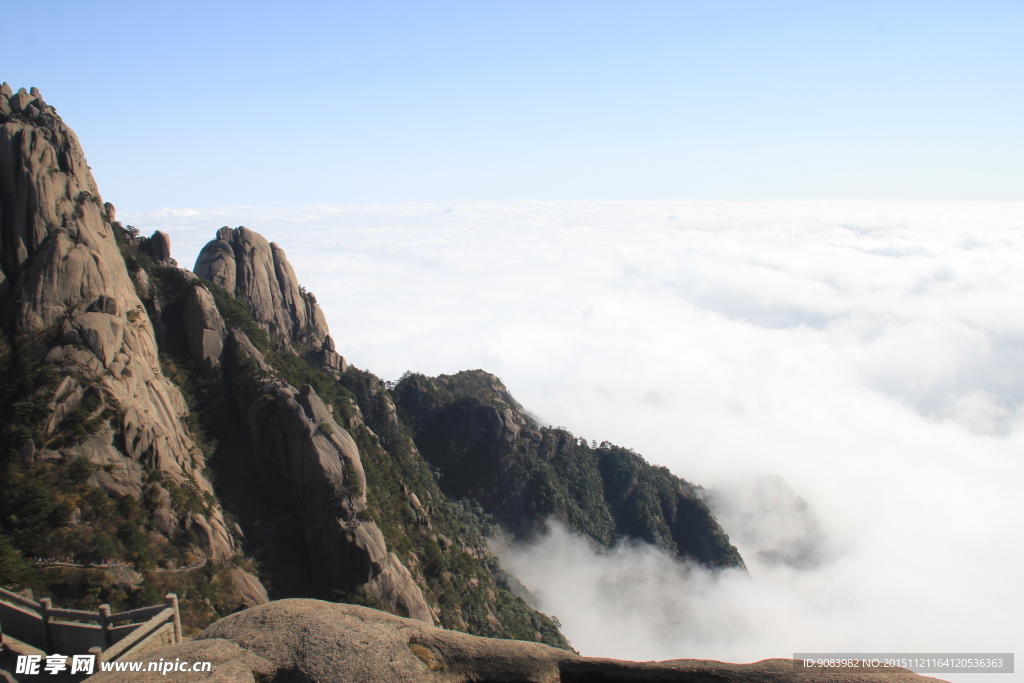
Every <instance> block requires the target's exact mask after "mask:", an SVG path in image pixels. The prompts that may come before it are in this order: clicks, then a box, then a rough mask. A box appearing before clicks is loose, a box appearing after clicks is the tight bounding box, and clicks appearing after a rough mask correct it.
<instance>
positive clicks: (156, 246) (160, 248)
mask: <svg viewBox="0 0 1024 683" xmlns="http://www.w3.org/2000/svg"><path fill="white" fill-rule="evenodd" d="M111 220H112V219H111ZM146 248H147V249H148V250H149V255H150V256H152V257H153V260H154V261H156V262H157V263H161V264H168V263H170V262H171V236H170V235H168V234H167V233H166V232H161V231H160V230H157V231H156V232H154V233H153V235H152V236H151V237H150V238H149V239H148V240H146Z"/></svg>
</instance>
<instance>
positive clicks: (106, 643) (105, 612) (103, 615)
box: [97, 605, 114, 649]
mask: <svg viewBox="0 0 1024 683" xmlns="http://www.w3.org/2000/svg"><path fill="white" fill-rule="evenodd" d="M99 611H100V616H99V619H98V620H97V621H99V622H100V628H101V629H103V648H104V649H106V648H108V647H110V646H111V645H113V644H114V643H112V642H111V638H112V634H111V632H110V626H111V624H110V605H100V608H99Z"/></svg>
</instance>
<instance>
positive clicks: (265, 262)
mask: <svg viewBox="0 0 1024 683" xmlns="http://www.w3.org/2000/svg"><path fill="white" fill-rule="evenodd" d="M194 270H195V273H196V275H198V276H199V277H201V278H204V279H206V280H210V281H211V282H214V283H215V284H217V285H220V286H221V287H223V288H224V289H225V290H227V291H228V293H229V294H231V295H232V296H235V297H238V298H241V299H244V300H245V301H246V302H248V304H249V306H250V308H251V310H252V314H253V317H254V318H255V319H256V321H257V322H258V323H260V324H261V325H263V326H264V327H265V328H266V329H267V330H268V331H269V332H270V335H271V338H273V339H274V340H275V341H277V342H279V343H281V344H283V345H284V346H285V347H287V348H288V349H290V350H293V351H297V352H306V351H312V352H315V354H316V355H317V356H318V357H320V361H321V363H322V364H323V365H324V366H325V367H327V368H330V369H332V370H336V371H339V372H344V370H345V360H344V358H342V357H341V356H340V355H338V353H337V351H336V350H335V346H334V341H333V340H332V339H331V338H330V334H329V332H328V329H327V319H326V318H325V317H324V313H323V311H322V310H321V309H320V306H319V305H317V303H316V298H315V297H314V296H313V295H312V294H310V293H309V292H306V291H305V289H303V288H302V287H301V286H299V281H298V278H296V277H295V271H294V270H293V269H292V266H291V264H290V263H288V258H287V257H286V256H285V253H284V250H283V249H281V248H280V247H279V246H277V245H276V244H274V243H273V242H267V240H266V239H265V238H264V237H263V236H262V235H260V234H259V233H256V232H253V231H252V230H249V229H248V228H245V227H239V228H235V229H234V230H232V229H230V228H228V227H224V228H221V229H220V230H218V231H217V239H215V240H213V241H211V242H209V243H207V245H206V246H205V247H203V250H202V251H201V252H200V254H199V258H198V259H197V260H196V265H195V269H194Z"/></svg>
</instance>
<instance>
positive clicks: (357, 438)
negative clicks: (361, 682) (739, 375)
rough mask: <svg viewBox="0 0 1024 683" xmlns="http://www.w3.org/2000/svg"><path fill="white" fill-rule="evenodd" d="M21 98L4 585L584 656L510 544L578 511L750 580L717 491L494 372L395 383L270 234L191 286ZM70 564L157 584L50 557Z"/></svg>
mask: <svg viewBox="0 0 1024 683" xmlns="http://www.w3.org/2000/svg"><path fill="white" fill-rule="evenodd" d="M5 87H6V86H5ZM0 90H2V95H0V124H2V126H0V172H2V177H0V309H2V310H0V313H2V318H0V320H2V321H3V324H2V327H3V331H4V335H3V339H2V340H0V343H2V348H0V360H2V372H3V378H4V379H5V380H6V381H5V389H4V393H3V396H2V399H0V400H2V402H3V406H4V408H5V415H8V417H7V418H5V419H4V421H3V424H2V431H0V464H2V466H3V475H4V478H3V481H2V483H0V487H2V490H3V492H4V493H5V494H6V496H5V502H4V503H0V582H4V583H5V584H9V585H15V586H30V587H33V588H34V589H35V590H36V591H40V592H43V593H48V594H51V595H54V596H55V597H57V598H58V599H65V600H70V601H72V602H75V603H76V604H79V603H81V604H83V605H84V604H85V601H87V600H89V599H92V600H95V599H97V598H99V599H104V600H107V601H110V602H112V603H116V604H119V605H123V606H134V605H136V604H138V603H139V602H141V601H144V600H145V599H146V598H147V597H148V596H152V595H153V594H154V592H155V591H157V590H165V589H170V588H174V589H176V590H178V591H179V592H180V593H181V594H182V598H183V599H182V604H183V610H184V611H185V619H186V624H187V626H188V627H189V628H191V629H193V630H198V629H199V628H201V627H202V626H205V625H206V624H208V623H210V621H212V620H214V619H216V618H218V617H223V616H226V615H227V614H229V613H231V612H232V611H234V610H235V609H238V608H239V607H243V606H252V605H254V604H256V603H259V602H262V601H263V600H264V597H265V596H269V597H271V598H284V597H298V598H319V599H329V600H343V601H349V602H355V603H359V604H364V605H368V606H371V607H375V608H381V609H385V610H388V611H391V612H394V613H397V614H400V615H402V616H406V617H412V618H416V619H419V620H420V621H423V622H426V623H429V624H439V625H441V626H444V627H445V628H449V629H456V630H462V631H466V632H468V633H473V634H476V635H482V636H490V637H504V638H519V639H525V640H536V641H539V642H544V643H547V644H550V645H553V646H556V647H561V648H568V647H569V644H568V642H567V641H566V640H565V638H564V636H563V635H562V634H561V633H560V632H559V631H558V628H557V626H556V625H555V623H554V622H553V621H552V620H551V619H550V618H548V617H547V616H545V615H543V614H541V613H540V612H538V611H537V610H536V609H534V608H533V607H531V606H530V605H528V604H527V603H526V602H524V601H523V599H521V598H520V597H516V595H517V594H518V595H527V593H525V592H524V591H523V589H522V586H521V585H519V584H518V582H516V580H515V578H514V577H512V576H511V575H509V574H508V573H507V572H505V571H504V570H503V569H502V568H501V566H500V563H499V562H498V560H497V558H496V557H494V555H493V554H491V552H490V550H489V549H488V547H487V543H486V536H487V534H488V533H490V532H491V530H492V529H494V528H502V529H504V530H506V531H509V532H510V533H512V534H513V536H514V537H517V538H525V537H528V536H529V535H530V534H533V533H537V532H538V531H539V530H540V529H541V527H542V524H543V522H544V521H545V520H546V519H548V518H551V517H554V518H556V519H559V520H561V521H562V522H563V523H565V524H566V525H567V526H568V527H569V528H570V529H572V530H574V531H576V532H577V533H580V534H583V535H586V536H588V537H590V538H591V539H593V540H594V541H595V542H597V543H598V544H600V545H602V546H604V547H606V548H610V547H612V546H614V545H615V544H616V543H618V542H620V541H622V540H625V539H636V540H639V541H643V542H648V543H651V544H653V545H656V546H658V547H660V548H662V549H663V550H665V551H666V552H668V553H669V554H670V555H672V556H674V557H675V558H677V559H678V560H679V561H694V562H698V563H700V564H703V565H705V566H707V567H710V568H713V569H728V568H737V569H742V567H743V562H742V558H741V557H740V556H739V553H738V551H736V549H735V548H734V547H733V546H732V545H731V544H730V543H729V541H728V536H726V535H725V532H724V530H722V529H721V527H720V525H718V523H717V521H716V520H715V519H714V517H713V515H712V514H711V512H710V511H709V510H708V509H707V507H706V505H704V503H703V501H702V500H701V498H700V495H699V490H698V488H697V487H695V486H694V485H692V484H690V483H689V482H686V481H685V480H682V479H679V478H677V477H675V476H674V475H672V474H671V473H669V472H668V470H667V469H665V468H657V467H654V466H652V465H650V464H649V463H647V462H646V461H645V460H643V458H642V457H640V456H639V455H637V454H636V453H634V452H632V451H630V450H629V449H625V448H620V447H617V446H613V445H611V444H603V445H602V447H601V448H591V447H590V446H588V445H586V444H585V443H584V442H582V441H581V440H579V439H576V438H575V437H574V436H573V435H572V434H571V433H570V432H568V431H567V430H564V429H552V428H547V427H542V426H540V425H538V424H536V422H535V421H533V419H532V418H531V417H530V416H529V414H528V413H527V412H526V411H525V409H523V408H522V406H520V405H519V404H518V402H516V401H515V399H514V398H513V397H512V396H511V395H510V394H509V393H508V391H507V389H506V388H505V387H504V385H503V384H502V383H501V381H500V380H499V379H498V378H497V377H495V376H494V375H491V374H489V373H486V372H484V371H482V370H476V371H466V372H463V373H458V374H456V375H452V376H439V377H435V378H428V377H426V376H424V375H419V374H412V373H408V374H407V375H406V376H405V377H403V378H402V380H401V381H399V382H398V383H397V384H395V385H393V386H392V385H390V384H389V383H385V382H383V381H382V380H381V379H380V378H378V377H376V376H375V375H373V374H372V373H370V372H368V371H366V370H361V369H359V368H355V367H351V366H350V365H349V364H348V362H347V361H346V359H345V358H344V357H343V356H342V355H341V354H339V353H338V351H337V349H336V345H335V342H334V340H333V338H332V336H331V334H330V330H329V328H328V325H327V321H326V318H325V316H324V315H323V312H322V310H321V309H320V307H319V305H318V304H317V302H316V298H315V296H314V295H313V294H312V293H310V292H308V291H306V290H305V289H304V288H303V287H302V286H301V284H300V283H299V280H298V278H297V276H296V275H295V271H294V269H293V268H292V266H291V264H290V263H289V262H288V260H287V256H286V254H285V251H284V249H282V248H281V247H280V246H278V245H277V244H274V243H272V242H269V241H267V240H266V239H265V238H264V237H263V236H261V235H259V234H258V233H256V232H254V231H252V230H249V229H248V228H245V227H238V228H233V229H232V228H228V227H223V228H221V229H219V230H217V231H216V234H215V235H214V236H213V239H212V240H211V241H210V242H209V243H208V244H207V245H206V246H205V247H204V248H203V250H202V251H201V253H200V255H199V257H198V259H197V262H196V265H195V270H194V272H191V271H188V270H185V269H182V268H179V267H177V264H176V262H175V261H174V260H173V258H172V257H171V240H170V237H169V236H168V235H166V234H164V233H161V232H159V231H158V232H156V233H154V234H153V235H152V236H150V237H144V236H142V235H141V234H140V233H139V231H138V230H137V229H135V228H133V227H132V226H125V225H122V224H121V223H120V222H118V221H117V220H116V211H115V209H114V207H113V205H111V204H109V203H104V202H103V201H102V199H101V198H100V194H99V191H98V189H97V188H96V185H95V181H94V180H93V179H92V176H91V173H90V171H89V169H88V166H87V164H86V163H85V156H84V153H83V152H82V150H81V147H80V145H79V144H78V141H77V138H76V137H75V136H74V133H73V132H72V131H71V130H70V128H68V127H67V126H66V125H65V124H64V123H63V121H61V119H60V118H59V116H57V114H56V111H55V110H54V109H53V108H52V107H51V106H49V105H48V104H46V103H45V102H44V101H43V99H42V97H41V95H40V94H39V93H38V91H36V90H32V91H30V92H26V91H24V90H20V91H19V92H18V93H16V94H15V93H12V92H10V88H9V87H8V88H6V90H3V89H2V88H0ZM26 511H28V512H27V513H26ZM58 554H60V555H61V556H67V557H70V558H73V559H76V560H77V561H86V560H90V559H97V560H105V561H108V560H117V561H119V562H127V563H129V564H131V565H132V566H133V567H134V568H135V569H136V570H137V571H138V575H139V577H140V579H139V580H138V581H136V582H134V583H129V584H124V583H123V582H122V583H121V584H116V582H113V581H112V579H110V578H109V577H107V576H104V575H102V574H103V572H102V570H96V571H95V572H93V574H89V575H88V576H85V575H84V574H83V575H82V576H78V575H75V576H63V575H58V574H57V573H56V572H52V571H50V570H49V569H46V568H45V567H44V568H40V567H38V566H33V565H32V563H30V562H28V561H27V560H26V558H29V557H33V556H40V555H43V556H57V555H58ZM203 562H205V564H203V566H202V567H201V568H196V569H194V570H189V571H186V572H179V573H180V574H181V575H182V576H181V577H180V578H172V570H173V571H174V572H178V569H177V568H178V567H180V566H183V565H184V566H192V565H198V564H202V563H203ZM97 572H98V573H97ZM190 572H191V573H190ZM173 576H178V574H173ZM89 577H91V578H89ZM174 581H178V582H179V583H178V584H174Z"/></svg>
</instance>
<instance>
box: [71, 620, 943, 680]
mask: <svg viewBox="0 0 1024 683" xmlns="http://www.w3.org/2000/svg"><path fill="white" fill-rule="evenodd" d="M161 658H162V659H163V660H164V661H174V660H176V659H181V660H186V659H187V660H188V661H196V660H204V659H205V660H210V661H212V662H214V666H213V672H212V675H211V676H208V677H200V676H197V675H196V674H194V673H191V672H187V673H174V672H172V673H169V674H167V675H166V676H163V677H159V678H158V677H155V676H154V675H153V674H148V675H147V676H148V677H146V676H140V675H139V674H115V673H105V674H99V675H97V676H93V677H91V678H89V679H88V680H89V681H91V682H95V683H115V682H120V681H133V682H134V681H140V682H142V683H145V682H147V681H157V680H159V681H168V682H169V683H179V682H180V683H186V682H187V681H195V680H207V681H223V682H225V683H227V682H228V681H232V682H234V681H237V682H239V683H242V682H245V683H250V682H252V681H255V680H263V681H280V682H282V683H283V682H285V681H287V682H288V683H398V682H402V683H414V682H416V683H428V682H437V683H442V682H443V683H470V682H477V683H482V682H485V681H504V682H506V683H512V682H520V681H521V682H523V683H526V682H529V683H557V682H560V681H563V682H565V683H570V682H571V683H583V682H588V683H589V682H598V681H604V682H606V683H616V682H618V683H627V682H638V683H639V682H640V681H645V682H654V681H659V682H663V683H670V682H679V683H683V682H686V683H812V682H814V683H854V682H857V683H925V682H928V681H930V682H933V683H934V682H935V681H937V680H938V679H934V678H927V677H924V676H918V675H916V674H913V673H911V672H908V671H905V670H894V671H891V672H882V673H869V674H863V673H856V674H847V673H831V674H822V673H818V672H806V671H801V670H797V669H795V668H794V667H793V663H792V661H791V660H788V659H768V660H764V661H761V662H755V663H753V664H729V663H725V662H716V661H710V660H696V659H679V660H670V661H665V662H627V661H620V660H613V659H598V658H589V657H581V656H579V655H577V654H574V653H572V652H568V651H566V650H557V649H555V648H552V647H548V646H547V645H541V644H539V643H529V642H525V641H519V640H500V639H495V638H480V637H478V636H471V635H467V634H465V633H459V632H457V631H447V630H445V629H440V628H435V627H433V626H428V625H426V624H424V623H423V622H421V621H416V620H414V619H403V618H401V617H396V616H394V615H392V614H387V613H385V612H380V611H377V610H372V609H368V608H366V607H357V606H355V605H343V604H337V603H328V602H321V601H318V600H279V601H275V602H271V603H269V604H266V605H260V606H257V607H253V608H250V609H247V610H245V611H243V612H238V613H236V614H232V615H231V616H229V617H226V618H224V619H221V620H220V621H218V622H216V623H215V624H212V625H211V626H209V627H207V629H206V630H205V631H203V632H202V633H201V634H199V635H198V636H197V637H196V638H195V639H194V640H193V641H191V642H189V643H183V644H181V645H173V646H168V647H164V648H161V649H159V650H155V651H153V652H151V653H147V654H146V655H145V656H144V657H143V659H144V660H145V661H159V660H160V659H161ZM260 677H262V678H260Z"/></svg>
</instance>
